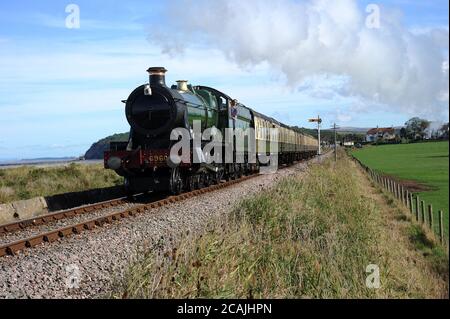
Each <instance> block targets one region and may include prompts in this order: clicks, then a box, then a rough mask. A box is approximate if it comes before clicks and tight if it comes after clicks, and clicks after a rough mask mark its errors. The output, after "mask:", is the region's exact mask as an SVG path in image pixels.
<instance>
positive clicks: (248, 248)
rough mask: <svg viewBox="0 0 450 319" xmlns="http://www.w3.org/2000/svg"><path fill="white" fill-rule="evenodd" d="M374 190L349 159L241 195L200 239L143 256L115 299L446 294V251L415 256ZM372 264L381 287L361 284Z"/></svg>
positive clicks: (403, 228) (403, 223) (402, 225)
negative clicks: (431, 257)
mask: <svg viewBox="0 0 450 319" xmlns="http://www.w3.org/2000/svg"><path fill="white" fill-rule="evenodd" d="M379 192H380V191H379V190H376V189H375V188H373V187H371V186H370V184H369V182H368V180H367V178H366V177H365V176H364V175H362V173H361V171H359V170H358V169H356V165H355V164H354V163H353V162H351V161H350V160H348V158H347V157H344V158H341V160H340V161H338V163H337V164H336V165H334V164H333V162H332V161H327V162H325V163H324V164H322V165H317V166H313V167H310V169H309V170H308V173H307V174H306V176H304V177H300V176H297V177H290V178H287V179H285V180H282V181H281V182H279V183H278V184H277V185H276V186H275V187H274V188H273V189H272V190H269V191H265V192H262V193H261V194H260V195H258V196H256V197H255V198H252V199H248V200H245V201H243V202H242V203H240V204H239V205H237V207H236V209H235V210H234V211H233V212H232V213H231V214H230V215H229V216H227V217H225V218H224V219H223V220H220V221H218V222H217V224H213V225H210V226H209V230H208V231H207V232H206V233H204V234H203V235H200V236H198V235H197V236H196V235H195V234H191V235H189V236H190V237H189V236H186V238H183V239H182V240H180V246H179V247H177V248H174V249H173V250H172V251H170V252H167V253H165V254H162V255H161V254H158V255H156V254H154V253H152V252H148V254H147V255H146V256H145V257H144V258H143V259H142V260H140V261H138V262H136V263H134V264H133V265H132V267H131V268H130V270H129V272H128V274H127V275H126V276H125V279H123V280H121V281H120V283H119V284H118V285H117V286H116V291H115V292H114V293H113V297H123V298H199V297H200V298H298V297H306V298H309V297H311V298H374V297H375V298H376V297H397V298H403V297H419V298H420V297H445V296H446V283H445V280H444V279H443V278H442V277H441V275H440V273H439V271H438V269H440V271H443V273H445V271H446V272H447V273H448V266H446V263H448V259H446V257H445V254H444V255H443V256H444V258H443V259H442V258H441V259H439V258H437V259H435V260H433V261H431V260H426V259H425V257H424V256H423V255H422V254H420V253H418V251H417V250H416V249H415V248H414V245H413V244H412V242H411V239H410V237H411V236H410V230H409V226H410V225H411V223H410V221H407V220H406V218H407V217H406V215H404V216H403V217H404V218H403V219H399V218H397V217H398V214H399V209H398V208H396V207H391V206H389V205H388V204H387V203H386V201H385V200H384V199H383V197H381V196H380V194H379ZM391 204H392V203H391ZM400 214H401V212H400ZM431 245H434V244H433V243H432V244H431ZM369 264H377V265H378V266H379V269H380V274H381V287H380V288H379V289H369V288H367V287H366V277H367V276H368V273H366V272H365V270H366V267H367V266H368V265H369ZM435 265H440V267H437V266H436V267H435Z"/></svg>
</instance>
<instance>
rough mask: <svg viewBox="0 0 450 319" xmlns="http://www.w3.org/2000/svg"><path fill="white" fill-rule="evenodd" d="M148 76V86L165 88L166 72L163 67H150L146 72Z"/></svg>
mask: <svg viewBox="0 0 450 319" xmlns="http://www.w3.org/2000/svg"><path fill="white" fill-rule="evenodd" d="M147 72H148V74H149V75H150V85H154V86H166V72H167V70H166V69H165V68H163V67H159V66H158V67H152V68H149V69H148V70H147Z"/></svg>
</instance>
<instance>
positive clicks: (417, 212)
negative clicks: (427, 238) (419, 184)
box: [416, 195, 420, 221]
mask: <svg viewBox="0 0 450 319" xmlns="http://www.w3.org/2000/svg"><path fill="white" fill-rule="evenodd" d="M419 204H420V202H419V195H416V221H419V206H420V205H419Z"/></svg>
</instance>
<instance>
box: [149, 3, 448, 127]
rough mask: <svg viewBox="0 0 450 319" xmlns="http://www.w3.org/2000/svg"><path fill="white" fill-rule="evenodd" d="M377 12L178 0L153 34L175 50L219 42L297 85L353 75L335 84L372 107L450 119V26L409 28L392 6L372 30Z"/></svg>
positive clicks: (349, 6)
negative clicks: (372, 17)
mask: <svg viewBox="0 0 450 319" xmlns="http://www.w3.org/2000/svg"><path fill="white" fill-rule="evenodd" d="M370 14H371V13H370V12H366V8H361V7H359V6H358V5H357V3H356V1H353V0H340V1H336V0H334V1H325V0H317V1H312V0H311V1H305V2H301V3H299V2H298V1H293V0H279V1H272V0H261V1H258V0H253V1H241V0H215V1H208V0H196V1H176V2H172V4H171V5H169V7H168V8H167V16H166V17H165V18H164V23H163V24H162V25H161V26H162V27H164V28H157V29H153V30H152V31H151V34H150V36H149V39H150V41H152V42H153V43H156V44H158V45H159V46H160V47H161V48H162V50H163V52H164V53H168V54H179V53H180V52H183V50H184V49H185V48H186V47H188V46H197V47H198V46H200V47H202V46H205V47H211V46H212V47H213V48H216V49H220V50H221V51H222V52H224V54H225V55H226V57H227V58H228V59H230V60H231V61H233V62H235V63H237V64H238V65H239V66H240V67H242V68H244V69H251V68H252V67H253V66H257V65H260V64H263V63H265V64H267V65H269V66H270V67H271V70H273V71H274V72H278V73H279V74H281V75H284V77H285V80H286V84H287V85H289V86H291V87H293V88H297V89H298V88H299V87H302V85H303V86H304V83H305V80H307V79H308V78H310V77H317V76H325V77H331V78H333V77H337V78H341V79H346V81H339V82H340V83H339V85H337V86H336V87H335V88H333V89H334V90H336V92H338V94H340V95H343V96H352V97H356V98H357V99H359V100H360V101H363V104H364V105H366V106H367V107H372V108H373V107H374V106H375V107H385V108H390V109H391V110H392V111H393V112H402V113H406V114H411V115H412V114H417V115H422V116H427V117H429V118H431V119H437V118H441V119H442V117H446V118H448V101H449V90H448V87H449V73H448V72H449V67H448V65H449V64H448V36H449V34H448V29H430V30H413V31H412V30H409V29H407V28H406V27H405V26H404V25H403V24H402V18H401V14H400V13H399V12H397V11H395V10H390V9H388V8H385V7H380V19H379V28H377V27H375V28H373V27H371V26H368V24H367V19H368V16H369V15H370ZM167 23H168V24H167ZM342 83H344V84H342Z"/></svg>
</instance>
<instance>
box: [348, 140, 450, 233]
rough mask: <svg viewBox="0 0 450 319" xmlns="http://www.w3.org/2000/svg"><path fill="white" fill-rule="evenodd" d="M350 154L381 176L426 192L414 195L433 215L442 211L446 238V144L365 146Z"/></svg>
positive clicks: (447, 163)
mask: <svg viewBox="0 0 450 319" xmlns="http://www.w3.org/2000/svg"><path fill="white" fill-rule="evenodd" d="M352 154H353V156H355V157H356V158H358V159H359V160H360V161H361V162H362V163H364V164H365V165H367V166H369V167H370V168H372V169H374V170H377V171H379V172H381V173H383V174H387V175H391V176H394V177H397V178H399V179H402V180H413V181H416V182H418V183H420V184H423V185H424V186H426V187H427V188H429V189H428V190H424V191H418V192H417V193H418V194H419V197H420V198H421V199H422V200H424V201H425V202H426V204H432V205H433V210H434V212H435V214H437V211H438V210H443V211H444V222H445V225H446V227H445V228H446V233H447V234H448V225H449V218H448V214H449V204H448V198H449V196H448V191H449V189H448V183H449V182H448V178H449V170H448V167H449V161H448V141H446V142H429V143H415V144H396V145H381V146H369V147H365V148H363V149H359V150H356V151H353V152H352ZM436 218H437V215H436ZM435 220H437V219H435Z"/></svg>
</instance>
